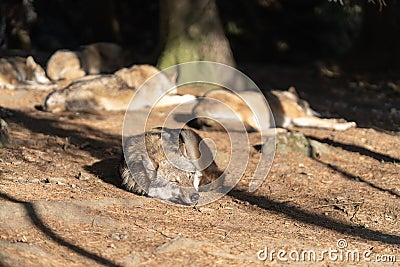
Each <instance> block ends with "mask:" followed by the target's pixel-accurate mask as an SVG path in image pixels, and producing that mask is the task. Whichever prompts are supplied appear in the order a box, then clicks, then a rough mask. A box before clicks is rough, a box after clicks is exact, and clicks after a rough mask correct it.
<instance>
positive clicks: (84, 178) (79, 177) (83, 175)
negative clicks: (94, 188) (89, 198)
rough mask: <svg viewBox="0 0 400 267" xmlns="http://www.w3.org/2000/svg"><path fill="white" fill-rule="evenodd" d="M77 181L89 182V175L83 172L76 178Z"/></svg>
mask: <svg viewBox="0 0 400 267" xmlns="http://www.w3.org/2000/svg"><path fill="white" fill-rule="evenodd" d="M76 178H77V179H79V180H81V181H87V180H89V178H90V177H89V175H88V174H86V173H83V172H79V173H78V175H77V176H76Z"/></svg>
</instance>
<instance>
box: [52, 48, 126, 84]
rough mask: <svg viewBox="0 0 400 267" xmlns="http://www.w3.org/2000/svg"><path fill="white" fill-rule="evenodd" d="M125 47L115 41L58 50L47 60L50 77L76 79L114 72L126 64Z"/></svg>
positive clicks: (53, 78)
mask: <svg viewBox="0 0 400 267" xmlns="http://www.w3.org/2000/svg"><path fill="white" fill-rule="evenodd" d="M125 62H126V59H125V53H124V51H123V49H122V48H121V47H120V46H119V45H117V44H113V43H94V44H90V45H85V46H82V48H81V50H80V51H70V50H64V49H63V50H58V51H56V52H55V53H54V54H53V55H52V56H51V57H50V59H49V61H48V62H47V68H46V71H47V75H48V76H49V77H50V79H52V80H54V81H57V80H62V79H65V80H75V79H78V78H80V77H83V76H85V75H89V74H100V73H106V74H107V73H108V74H109V73H113V72H114V71H116V70H118V69H119V68H121V67H123V66H124V65H125Z"/></svg>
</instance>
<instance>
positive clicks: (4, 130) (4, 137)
mask: <svg viewBox="0 0 400 267" xmlns="http://www.w3.org/2000/svg"><path fill="white" fill-rule="evenodd" d="M9 145H10V136H9V135H8V125H7V123H6V122H5V121H4V120H2V119H0V148H1V147H8V146H9Z"/></svg>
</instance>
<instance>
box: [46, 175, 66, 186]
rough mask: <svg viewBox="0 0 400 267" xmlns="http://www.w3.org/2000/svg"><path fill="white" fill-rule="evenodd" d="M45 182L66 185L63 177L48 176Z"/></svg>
mask: <svg viewBox="0 0 400 267" xmlns="http://www.w3.org/2000/svg"><path fill="white" fill-rule="evenodd" d="M45 182H46V183H48V184H58V185H64V184H65V179H64V178H62V177H48V178H46V180H45Z"/></svg>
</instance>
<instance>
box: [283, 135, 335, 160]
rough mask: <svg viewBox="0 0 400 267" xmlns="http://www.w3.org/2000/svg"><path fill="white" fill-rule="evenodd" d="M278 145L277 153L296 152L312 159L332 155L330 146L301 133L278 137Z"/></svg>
mask: <svg viewBox="0 0 400 267" xmlns="http://www.w3.org/2000/svg"><path fill="white" fill-rule="evenodd" d="M276 145H277V148H276V152H277V153H284V154H285V153H288V152H295V153H299V154H302V155H304V156H308V157H312V158H319V157H320V156H321V155H322V154H330V153H331V148H330V147H329V145H326V144H323V143H321V142H318V141H316V140H312V139H309V138H307V137H306V136H304V134H302V133H300V132H288V133H286V134H281V135H278V136H277V137H276Z"/></svg>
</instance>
